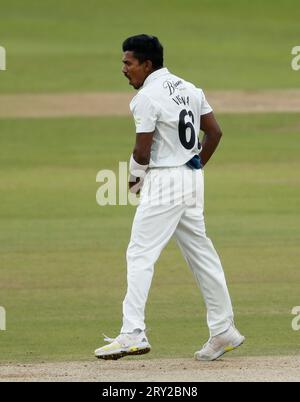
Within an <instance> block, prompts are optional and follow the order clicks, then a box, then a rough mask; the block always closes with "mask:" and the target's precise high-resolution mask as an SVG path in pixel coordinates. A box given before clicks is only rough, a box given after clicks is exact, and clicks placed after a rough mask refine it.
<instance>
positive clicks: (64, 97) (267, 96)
mask: <svg viewBox="0 0 300 402" xmlns="http://www.w3.org/2000/svg"><path fill="white" fill-rule="evenodd" d="M134 95H135V91H132V92H130V93H121V92H112V93H109V92H98V93H97V92H94V93H67V94H42V95H32V94H22V95H20V94H18V95H0V118H1V117H2V118H5V117H16V118H18V117H37V118H38V117H62V116H127V115H129V114H130V110H129V106H128V105H129V102H130V100H131V99H132V98H133V96H134ZM206 97H207V99H208V101H209V103H210V104H211V105H212V107H213V109H214V111H216V112H219V113H260V112H300V90H299V89H289V90H269V91H207V92H206Z"/></svg>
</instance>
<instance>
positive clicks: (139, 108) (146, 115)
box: [130, 93, 158, 133]
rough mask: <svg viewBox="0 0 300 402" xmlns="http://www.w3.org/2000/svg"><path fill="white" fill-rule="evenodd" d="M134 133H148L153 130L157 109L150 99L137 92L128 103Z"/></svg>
mask: <svg viewBox="0 0 300 402" xmlns="http://www.w3.org/2000/svg"><path fill="white" fill-rule="evenodd" d="M130 110H131V112H132V114H133V118H134V122H135V127H136V133H150V132H152V131H154V130H155V126H156V121H157V114H158V113H157V109H156V107H155V106H154V104H153V102H152V101H151V99H150V98H149V97H148V96H146V95H144V94H141V93H139V94H137V95H136V96H135V97H134V98H133V99H132V101H131V103H130Z"/></svg>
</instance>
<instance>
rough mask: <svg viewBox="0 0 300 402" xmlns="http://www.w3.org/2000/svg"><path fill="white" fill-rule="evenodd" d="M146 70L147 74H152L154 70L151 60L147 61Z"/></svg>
mask: <svg viewBox="0 0 300 402" xmlns="http://www.w3.org/2000/svg"><path fill="white" fill-rule="evenodd" d="M145 70H146V72H147V73H150V72H151V71H152V70H153V65H152V61H151V60H146V61H145Z"/></svg>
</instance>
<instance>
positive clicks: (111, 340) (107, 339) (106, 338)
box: [102, 334, 120, 343]
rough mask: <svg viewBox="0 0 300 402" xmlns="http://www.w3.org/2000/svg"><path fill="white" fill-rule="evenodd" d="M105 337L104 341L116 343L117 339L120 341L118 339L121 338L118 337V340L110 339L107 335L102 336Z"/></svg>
mask: <svg viewBox="0 0 300 402" xmlns="http://www.w3.org/2000/svg"><path fill="white" fill-rule="evenodd" d="M102 335H103V336H104V341H105V342H109V343H110V342H114V341H116V340H117V339H118V337H119V336H120V335H119V336H117V337H116V338H110V337H109V336H107V335H105V334H102Z"/></svg>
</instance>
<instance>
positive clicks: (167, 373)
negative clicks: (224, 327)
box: [0, 356, 300, 382]
mask: <svg viewBox="0 0 300 402" xmlns="http://www.w3.org/2000/svg"><path fill="white" fill-rule="evenodd" d="M4 381H5V382H12V381H22V382H23V381H26V382H41V381H42V382H53V381H59V382H73V381H78V382H88V381H91V382H103V381H108V382H131V381H147V382H157V381H167V382H169V381H174V382H191V381H195V382H206V381H213V382H217V381H218V382H221V381H222V382H229V381H233V382H240V381H243V382H244V381H246V382H250V381H251V382H253V381H255V382H267V381H276V382H285V381H288V382H299V381H300V356H281V357H236V356H231V357H224V358H222V359H220V360H218V361H215V362H208V363H206V362H205V363H203V362H197V361H194V360H193V359H149V360H145V359H142V360H141V359H140V360H139V358H137V359H136V360H131V359H130V360H129V359H128V360H126V358H124V359H122V360H118V361H102V360H89V361H86V362H65V363H63V362H60V363H39V364H17V365H12V364H8V365H0V382H4Z"/></svg>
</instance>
